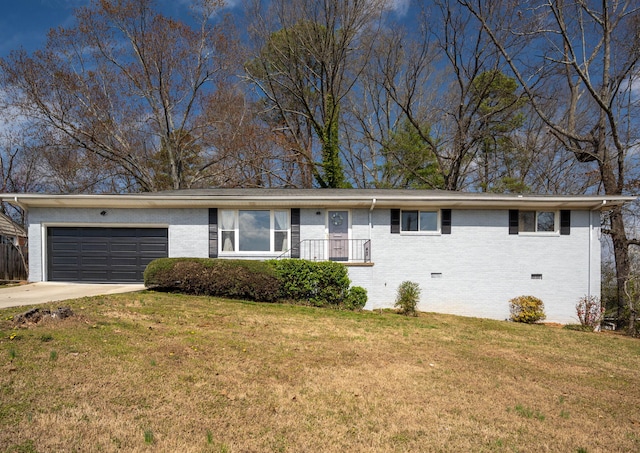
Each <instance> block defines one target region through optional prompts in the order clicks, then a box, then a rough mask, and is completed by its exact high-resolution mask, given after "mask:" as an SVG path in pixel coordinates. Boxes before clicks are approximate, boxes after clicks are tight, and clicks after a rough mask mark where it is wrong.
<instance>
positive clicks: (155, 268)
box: [144, 258, 280, 302]
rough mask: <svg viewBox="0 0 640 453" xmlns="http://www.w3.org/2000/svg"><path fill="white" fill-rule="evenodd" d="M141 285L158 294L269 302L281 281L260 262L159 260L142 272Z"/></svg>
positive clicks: (274, 295)
mask: <svg viewBox="0 0 640 453" xmlns="http://www.w3.org/2000/svg"><path fill="white" fill-rule="evenodd" d="M144 284H145V286H146V287H147V288H150V289H155V290H158V291H172V292H173V291H174V292H180V293H186V294H195V295H209V296H219V297H230V298H236V299H248V300H256V301H261V302H272V301H274V300H276V299H277V298H278V294H279V293H280V281H279V279H278V277H277V276H276V275H275V273H274V270H273V268H272V267H271V266H269V265H268V264H266V263H265V262H262V261H250V260H217V259H208V258H160V259H157V260H154V261H152V262H151V263H149V265H148V266H147V268H146V269H145V271H144Z"/></svg>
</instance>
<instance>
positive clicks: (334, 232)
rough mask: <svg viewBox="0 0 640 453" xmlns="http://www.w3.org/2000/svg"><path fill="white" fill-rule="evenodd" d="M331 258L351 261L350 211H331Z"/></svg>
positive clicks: (332, 259)
mask: <svg viewBox="0 0 640 453" xmlns="http://www.w3.org/2000/svg"><path fill="white" fill-rule="evenodd" d="M328 215H329V259H330V260H331V261H349V211H329V213H328Z"/></svg>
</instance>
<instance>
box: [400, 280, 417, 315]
mask: <svg viewBox="0 0 640 453" xmlns="http://www.w3.org/2000/svg"><path fill="white" fill-rule="evenodd" d="M421 292H422V290H421V289H420V285H418V284H417V283H415V282H410V281H404V282H402V283H400V286H398V291H397V293H396V304H395V306H396V308H399V309H400V312H401V313H402V314H404V315H406V316H418V312H417V311H416V308H417V306H418V302H420V293H421Z"/></svg>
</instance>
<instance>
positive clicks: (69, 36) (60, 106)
mask: <svg viewBox="0 0 640 453" xmlns="http://www.w3.org/2000/svg"><path fill="white" fill-rule="evenodd" d="M221 3H222V2H220V1H216V0H203V1H202V2H200V3H199V4H198V8H196V9H194V12H195V13H197V17H194V21H195V22H196V25H195V26H189V25H187V24H185V23H183V22H179V21H177V20H174V19H171V18H169V17H166V16H163V15H162V14H160V13H158V12H156V11H155V10H154V4H153V2H152V0H122V1H115V0H102V1H94V2H93V3H92V4H91V6H89V7H86V8H80V9H78V10H77V11H76V25H75V26H73V27H72V28H69V29H62V28H59V29H56V30H52V31H51V32H50V34H49V38H48V42H47V46H46V48H45V49H43V50H39V51H36V52H34V53H33V55H28V54H27V53H26V52H24V51H16V52H13V53H11V55H10V56H9V57H8V58H6V59H4V60H2V61H0V67H1V69H2V76H3V83H4V88H5V90H6V91H7V93H8V94H9V95H10V99H11V101H12V102H13V104H14V105H15V106H17V107H18V108H19V109H20V111H21V113H22V114H23V115H24V116H25V118H27V119H28V121H30V122H31V124H32V126H33V127H38V128H41V129H42V130H43V131H46V134H48V136H49V138H50V139H51V140H53V142H51V143H49V145H53V146H50V147H49V148H48V151H49V152H50V153H51V154H55V156H56V159H58V158H59V161H65V160H68V161H72V160H75V159H78V158H80V157H81V161H82V160H84V162H82V163H83V164H84V163H87V162H88V161H90V160H97V161H99V162H101V164H104V163H105V162H111V163H112V164H114V165H115V166H117V168H118V171H119V172H120V173H121V175H122V177H123V179H124V180H129V181H131V182H133V183H134V184H135V187H133V188H132V189H133V190H136V189H137V190H144V191H154V190H159V189H165V188H174V189H178V188H183V187H191V186H194V185H198V184H204V183H211V182H213V183H215V182H216V177H217V175H219V169H218V168H217V164H218V162H219V157H220V156H219V152H218V150H217V149H216V147H215V146H213V145H212V144H211V143H208V142H207V140H206V137H207V135H211V134H212V133H213V132H212V130H215V129H216V128H217V127H218V124H217V123H207V122H205V121H203V118H204V117H205V116H206V115H208V110H210V109H212V108H218V105H217V104H214V103H212V102H210V98H211V96H212V94H213V93H215V91H216V89H218V87H221V86H223V85H224V83H225V82H226V81H228V80H229V78H230V76H231V75H232V74H233V71H234V67H236V66H234V65H235V63H237V62H238V58H237V56H238V54H239V53H238V51H237V48H236V40H235V38H234V35H233V33H232V32H231V31H230V28H229V27H228V24H227V23H225V22H224V21H218V23H217V25H211V24H212V17H213V14H214V13H216V12H217V11H218V9H219V7H220V5H221ZM222 107H224V106H222ZM222 107H221V108H222ZM195 150H197V152H195ZM161 155H162V156H161ZM150 162H155V163H156V165H155V166H154V165H149V163H150ZM160 163H161V164H162V165H159V164H160ZM99 165H100V164H99Z"/></svg>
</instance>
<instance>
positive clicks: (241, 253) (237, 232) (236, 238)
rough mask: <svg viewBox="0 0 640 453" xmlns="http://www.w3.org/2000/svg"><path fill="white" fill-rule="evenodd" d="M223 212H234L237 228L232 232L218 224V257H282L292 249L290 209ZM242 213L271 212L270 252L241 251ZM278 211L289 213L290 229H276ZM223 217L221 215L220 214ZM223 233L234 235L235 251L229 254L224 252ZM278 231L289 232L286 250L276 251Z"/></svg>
mask: <svg viewBox="0 0 640 453" xmlns="http://www.w3.org/2000/svg"><path fill="white" fill-rule="evenodd" d="M221 211H228V212H233V216H234V225H235V228H234V229H232V230H230V229H223V228H222V227H221V226H220V223H219V224H218V256H220V257H234V256H255V257H261V256H274V257H277V256H280V255H282V254H283V253H285V252H286V251H287V250H290V249H291V210H290V209H261V208H254V209H248V208H247V209H221ZM240 211H268V212H269V250H262V251H261V250H239V248H240V219H239V216H240ZM276 211H283V212H286V213H287V220H288V224H289V227H288V228H287V229H286V230H276V229H275V213H276ZM220 215H221V213H220ZM223 231H233V232H234V234H233V236H234V244H233V251H232V252H228V251H223V250H222V249H223V246H224V244H223V241H222V232H223ZM276 231H286V232H287V246H286V247H285V250H282V251H280V250H275V232H276Z"/></svg>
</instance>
